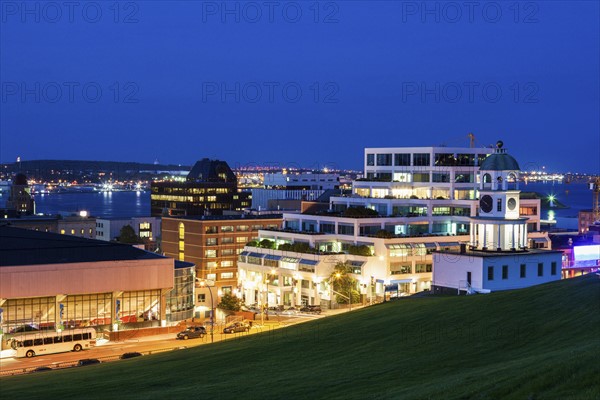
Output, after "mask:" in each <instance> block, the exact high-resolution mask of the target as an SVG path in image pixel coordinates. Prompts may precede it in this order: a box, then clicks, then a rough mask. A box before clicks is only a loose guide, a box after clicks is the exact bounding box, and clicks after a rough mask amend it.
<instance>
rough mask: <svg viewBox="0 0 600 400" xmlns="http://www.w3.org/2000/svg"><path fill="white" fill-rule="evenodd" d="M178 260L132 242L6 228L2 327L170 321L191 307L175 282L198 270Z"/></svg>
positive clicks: (1, 250) (0, 234)
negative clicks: (148, 250)
mask: <svg viewBox="0 0 600 400" xmlns="http://www.w3.org/2000/svg"><path fill="white" fill-rule="evenodd" d="M178 263H179V262H175V261H174V260H173V259H171V258H167V257H163V256H160V255H157V254H154V253H149V252H147V251H144V250H140V249H137V248H135V247H132V246H129V245H124V244H118V243H114V242H105V241H99V240H92V239H84V238H79V237H73V236H69V235H60V234H55V233H48V232H36V231H32V230H25V229H19V228H12V227H6V226H3V227H0V310H1V318H0V321H1V322H0V326H1V328H2V331H3V332H4V333H5V334H10V333H11V332H13V331H15V330H18V329H19V328H20V327H22V326H23V325H30V326H32V327H34V328H35V329H39V330H43V329H50V330H57V329H69V328H75V327H82V326H94V327H96V328H97V330H98V331H100V330H110V331H114V330H123V329H137V328H141V327H150V326H161V325H162V326H165V325H166V324H167V321H168V320H172V318H168V315H169V314H171V315H173V314H174V313H181V311H184V309H185V307H186V303H185V301H184V300H183V298H184V297H185V295H184V294H183V290H180V291H179V292H177V293H172V292H171V290H172V289H173V287H174V286H175V287H177V288H178V289H181V285H183V284H184V283H181V285H180V284H179V283H178V284H177V285H174V280H177V279H178V276H179V275H178V271H179V270H180V269H179V268H181V270H182V271H186V270H187V271H190V268H191V271H192V272H191V273H193V269H194V266H193V265H192V264H189V263H181V264H178ZM167 298H169V299H172V298H176V299H181V300H177V301H176V302H173V301H172V300H171V302H168V301H167ZM167 305H169V306H172V310H171V308H169V309H167ZM187 306H189V304H187ZM177 315H183V314H177Z"/></svg>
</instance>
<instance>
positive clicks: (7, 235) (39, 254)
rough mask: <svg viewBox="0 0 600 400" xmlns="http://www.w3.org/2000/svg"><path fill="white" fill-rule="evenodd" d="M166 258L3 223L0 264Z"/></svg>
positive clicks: (118, 245) (132, 248)
mask: <svg viewBox="0 0 600 400" xmlns="http://www.w3.org/2000/svg"><path fill="white" fill-rule="evenodd" d="M164 258H166V257H163V256H161V255H159V254H155V253H150V252H148V251H145V250H141V249H138V248H136V247H133V246H131V245H127V244H121V243H115V242H106V241H103V240H94V239H86V238H80V237H76V236H70V235H59V234H57V233H50V232H39V231H33V230H29V229H22V228H16V227H9V226H0V267H9V266H19V265H41V264H69V263H79V262H98V261H126V260H152V259H164Z"/></svg>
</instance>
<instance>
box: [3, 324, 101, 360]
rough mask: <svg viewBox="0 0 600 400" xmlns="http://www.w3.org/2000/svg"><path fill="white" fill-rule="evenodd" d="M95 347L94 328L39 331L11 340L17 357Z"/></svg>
mask: <svg viewBox="0 0 600 400" xmlns="http://www.w3.org/2000/svg"><path fill="white" fill-rule="evenodd" d="M95 345H96V330H95V329H94V328H85V329H69V330H66V331H63V332H60V333H59V332H51V331H45V332H44V331H39V332H32V333H24V334H21V335H17V336H14V337H13V338H12V339H11V347H12V348H13V349H14V350H16V351H17V355H16V356H17V357H28V358H29V357H34V356H37V355H40V354H53V353H62V352H67V351H81V350H89V349H91V348H92V347H94V346H95Z"/></svg>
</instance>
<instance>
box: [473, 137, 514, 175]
mask: <svg viewBox="0 0 600 400" xmlns="http://www.w3.org/2000/svg"><path fill="white" fill-rule="evenodd" d="M503 145H504V143H502V141H501V140H499V141H498V143H496V152H495V153H494V154H490V155H489V156H488V157H487V158H486V159H485V160H483V162H482V163H481V165H480V166H479V170H480V171H520V170H521V168H519V163H518V162H517V160H515V158H514V157H513V156H511V155H510V154H508V153H507V152H506V149H503V148H502V146H503Z"/></svg>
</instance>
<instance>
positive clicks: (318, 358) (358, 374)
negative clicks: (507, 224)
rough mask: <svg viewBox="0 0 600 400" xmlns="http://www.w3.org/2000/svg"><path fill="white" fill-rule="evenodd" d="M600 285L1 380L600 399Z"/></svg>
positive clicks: (384, 313)
mask: <svg viewBox="0 0 600 400" xmlns="http://www.w3.org/2000/svg"><path fill="white" fill-rule="evenodd" d="M599 356H600V279H598V277H597V276H595V275H591V276H586V277H580V278H576V279H572V280H567V281H561V282H556V283H551V284H546V285H541V286H537V287H534V288H530V289H525V290H518V291H511V292H504V293H493V294H490V295H477V296H469V297H465V296H462V297H424V298H408V299H403V300H399V301H396V302H392V303H385V304H381V305H377V306H374V307H370V308H366V309H362V310H359V311H355V312H352V313H348V314H345V315H339V316H336V317H330V318H324V319H321V320H317V321H314V322H311V323H306V324H302V325H298V326H295V327H291V328H287V329H281V330H278V331H274V332H272V333H271V334H262V335H253V336H250V337H245V338H242V339H239V340H234V341H228V342H224V343H217V344H215V345H212V346H201V347H197V348H193V349H187V350H181V351H177V352H172V353H163V354H158V355H154V356H145V357H141V358H138V359H131V360H126V361H119V362H115V363H109V364H102V365H97V366H89V367H83V368H73V369H68V370H62V371H55V372H50V373H45V374H43V375H29V376H17V377H11V378H3V379H2V380H0V395H1V397H2V398H7V399H9V398H22V399H33V398H45V399H50V398H52V399H54V398H60V399H80V398H85V399H95V398H98V399H113V398H131V399H150V398H156V399H159V398H160V399H178V398H194V399H196V398H245V399H254V398H261V399H280V398H285V399H292V398H311V399H313V398H318V399H334V398H344V399H349V398H351V399H364V398H395V399H507V398H508V399H510V398H514V399H550V398H551V399H598V398H600V361H599V360H598V359H599V358H600V357H599Z"/></svg>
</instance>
